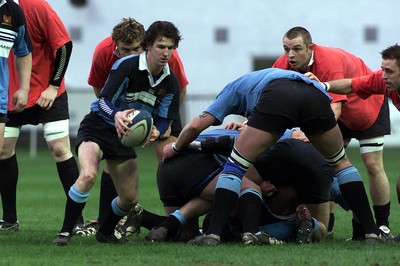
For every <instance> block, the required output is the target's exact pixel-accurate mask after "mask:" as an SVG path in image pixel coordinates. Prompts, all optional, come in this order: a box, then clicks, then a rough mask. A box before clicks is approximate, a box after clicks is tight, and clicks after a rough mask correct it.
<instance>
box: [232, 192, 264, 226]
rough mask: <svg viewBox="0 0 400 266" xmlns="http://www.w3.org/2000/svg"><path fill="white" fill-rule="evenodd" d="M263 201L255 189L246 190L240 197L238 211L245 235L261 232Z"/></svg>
mask: <svg viewBox="0 0 400 266" xmlns="http://www.w3.org/2000/svg"><path fill="white" fill-rule="evenodd" d="M261 200H262V199H261V195H260V193H259V192H258V191H256V190H253V189H249V190H245V191H243V192H242V193H241V195H240V196H239V199H238V204H237V209H238V215H239V219H240V221H241V222H242V226H243V228H242V229H243V230H242V231H243V232H244V233H246V232H249V233H252V234H254V233H257V232H258V231H260V229H259V220H260V214H261V207H262V202H261Z"/></svg>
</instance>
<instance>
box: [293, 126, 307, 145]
mask: <svg viewBox="0 0 400 266" xmlns="http://www.w3.org/2000/svg"><path fill="white" fill-rule="evenodd" d="M290 138H292V139H298V140H301V141H304V142H310V140H309V139H308V138H307V136H306V134H304V132H303V131H302V130H298V129H297V130H293V131H292V134H291V135H290Z"/></svg>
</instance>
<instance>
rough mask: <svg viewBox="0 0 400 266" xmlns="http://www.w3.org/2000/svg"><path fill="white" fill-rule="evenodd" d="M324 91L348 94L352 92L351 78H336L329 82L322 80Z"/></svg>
mask: <svg viewBox="0 0 400 266" xmlns="http://www.w3.org/2000/svg"><path fill="white" fill-rule="evenodd" d="M322 84H323V86H324V88H325V90H326V91H329V92H333V93H336V94H350V93H352V92H353V88H352V87H351V79H338V80H333V81H329V82H322Z"/></svg>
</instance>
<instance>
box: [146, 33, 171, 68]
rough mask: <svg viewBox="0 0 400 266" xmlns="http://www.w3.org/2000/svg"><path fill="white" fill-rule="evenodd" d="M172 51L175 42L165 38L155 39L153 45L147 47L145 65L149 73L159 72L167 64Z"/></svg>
mask: <svg viewBox="0 0 400 266" xmlns="http://www.w3.org/2000/svg"><path fill="white" fill-rule="evenodd" d="M174 50H175V42H174V41H173V40H172V39H168V38H165V37H162V38H159V39H157V40H156V41H155V42H154V43H153V45H151V46H149V47H147V65H148V66H149V68H150V71H151V72H153V71H155V72H157V71H161V69H162V68H163V67H164V66H165V65H166V64H167V63H168V61H169V59H170V58H171V55H172V52H173V51H174ZM153 74H158V73H153Z"/></svg>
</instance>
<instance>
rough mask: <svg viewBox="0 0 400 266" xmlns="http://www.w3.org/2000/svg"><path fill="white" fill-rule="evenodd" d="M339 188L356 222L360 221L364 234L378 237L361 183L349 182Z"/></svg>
mask: <svg viewBox="0 0 400 266" xmlns="http://www.w3.org/2000/svg"><path fill="white" fill-rule="evenodd" d="M339 187H340V191H341V192H342V194H343V197H344V198H345V200H346V202H347V203H348V204H349V206H350V209H351V210H352V211H353V212H354V214H355V215H356V216H357V218H358V220H360V223H361V225H362V227H363V229H364V231H365V233H366V234H369V233H376V234H377V235H379V230H378V229H377V227H376V224H375V222H374V218H373V216H372V212H371V208H370V206H369V201H368V197H367V193H366V192H365V188H364V184H363V182H361V181H359V182H350V183H346V184H343V185H340V186H339Z"/></svg>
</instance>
